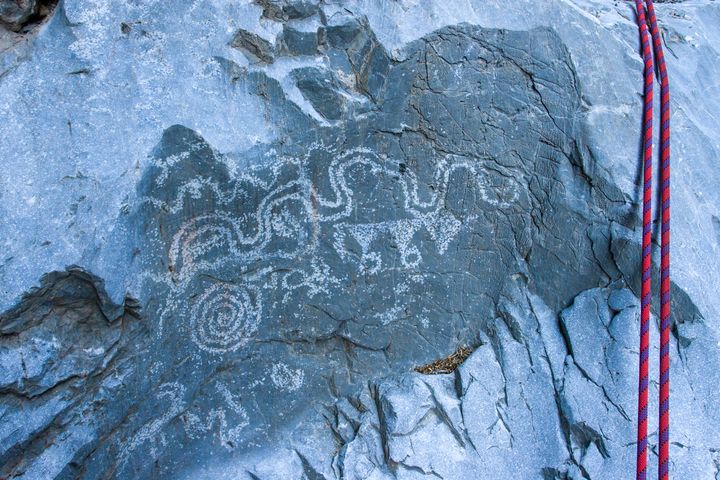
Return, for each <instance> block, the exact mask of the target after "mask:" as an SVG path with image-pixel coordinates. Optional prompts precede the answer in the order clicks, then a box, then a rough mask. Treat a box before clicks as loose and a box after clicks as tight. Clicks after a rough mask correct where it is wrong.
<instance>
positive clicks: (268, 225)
mask: <svg viewBox="0 0 720 480" xmlns="http://www.w3.org/2000/svg"><path fill="white" fill-rule="evenodd" d="M218 158H219V154H217V153H213V155H212V159H213V162H217V161H218ZM266 158H267V160H268V163H266V164H264V165H255V166H253V167H250V168H248V169H246V170H243V171H233V174H232V175H228V176H223V175H220V174H218V173H217V171H215V170H213V169H214V167H208V169H207V172H210V173H208V174H207V175H205V174H201V175H194V176H192V177H191V178H186V179H184V180H182V181H180V182H178V183H177V187H176V190H175V192H174V195H171V196H169V197H166V198H165V199H164V200H162V201H161V200H160V199H155V200H151V199H149V198H146V199H145V201H148V202H149V203H151V204H153V205H155V206H156V207H160V208H161V209H162V210H163V211H166V212H168V213H170V214H171V215H177V214H180V213H181V212H184V211H188V210H189V211H192V212H193V213H194V215H192V216H184V215H183V216H182V217H180V218H179V219H178V221H177V223H174V224H175V225H178V227H177V228H176V229H175V230H174V231H171V232H170V237H169V239H168V240H169V241H168V243H167V244H166V245H165V246H164V247H163V248H164V249H166V250H165V251H166V252H167V269H168V273H167V279H166V282H165V283H166V284H167V285H169V286H170V289H171V291H172V292H173V295H172V297H173V299H172V301H171V302H170V303H169V304H166V305H165V307H163V308H162V310H163V313H162V316H161V322H160V329H162V328H163V325H164V324H165V323H166V321H167V320H168V319H170V318H173V317H180V316H183V314H182V312H183V311H188V312H189V316H190V325H191V338H192V341H193V343H194V344H195V345H197V346H198V347H199V348H200V349H201V350H203V351H205V352H209V353H212V354H220V353H225V352H232V351H234V350H236V349H237V348H238V347H239V346H240V345H242V344H243V343H245V342H246V341H247V339H248V338H249V337H250V336H252V334H253V333H254V332H255V331H256V330H257V328H258V325H259V322H260V312H261V310H263V306H262V298H261V293H260V292H261V291H265V292H266V293H267V297H268V298H275V293H274V292H271V291H269V290H267V289H268V288H270V287H268V285H270V284H268V283H267V282H268V279H269V278H274V279H276V282H275V283H272V282H271V283H272V285H273V287H272V288H273V289H279V290H280V295H279V296H278V297H277V299H278V300H279V301H280V302H282V303H285V302H287V301H289V300H290V299H291V298H298V297H297V296H298V295H300V293H298V292H297V290H298V289H302V290H303V291H304V294H305V295H307V296H308V297H313V296H315V295H316V294H318V293H320V292H328V291H329V290H328V289H329V288H330V287H331V286H333V287H338V286H339V285H341V284H342V282H343V280H342V279H340V278H336V276H334V275H332V272H331V271H329V269H328V268H327V266H326V265H324V264H323V265H321V264H320V263H317V264H316V263H313V264H312V265H311V268H307V267H304V268H297V265H295V264H294V262H295V259H298V258H303V257H305V256H306V255H309V256H310V257H312V255H313V254H314V252H315V251H316V250H317V249H318V248H324V247H322V246H321V244H323V243H324V244H326V245H328V246H329V247H330V249H332V250H333V251H334V253H335V254H336V255H337V256H338V258H339V259H340V260H341V261H343V262H347V263H350V264H353V265H354V268H355V269H356V271H357V272H358V273H361V274H363V275H383V274H384V272H385V271H389V270H394V269H397V268H402V269H406V270H411V271H414V272H419V271H421V270H422V267H421V266H422V264H423V262H424V261H425V258H423V257H424V256H426V255H428V253H430V252H433V251H434V252H436V253H437V254H439V255H444V254H446V253H447V251H448V249H449V248H450V245H451V244H452V242H453V241H454V240H456V239H457V238H458V235H460V233H461V231H462V230H463V228H464V225H465V224H466V222H467V221H471V220H472V219H473V217H466V219H465V220H464V221H461V220H460V219H459V218H458V217H457V214H456V212H455V211H454V210H453V208H451V207H450V206H449V205H450V204H451V202H452V201H453V200H452V198H456V197H458V195H460V196H462V195H465V191H466V190H467V189H471V190H472V191H473V192H474V193H472V194H471V195H475V197H474V198H476V199H477V201H480V202H485V203H487V204H489V205H490V206H492V207H493V208H496V209H500V210H502V209H505V208H508V207H509V206H510V205H511V204H512V203H514V202H516V201H517V199H518V195H519V190H520V186H519V184H518V181H517V180H516V179H514V178H512V177H511V176H501V177H500V178H498V176H497V175H494V174H493V173H492V172H491V171H490V170H488V169H487V168H486V166H485V163H484V161H483V160H482V159H469V158H466V157H459V156H455V155H444V156H439V157H437V158H435V159H433V161H432V162H431V163H430V164H429V170H426V171H425V172H424V173H423V172H420V171H418V172H415V171H413V169H408V168H399V165H400V163H399V161H398V160H397V159H394V158H392V157H391V156H388V155H386V154H383V153H378V152H375V151H373V150H372V149H368V148H364V147H356V148H350V149H343V148H338V147H335V146H332V145H327V144H324V143H323V142H316V143H313V144H311V145H310V146H309V147H308V148H307V150H306V151H305V152H304V153H302V154H300V155H297V156H287V155H278V154H277V152H275V151H270V152H267V154H266ZM173 161H175V162H177V161H181V160H177V161H176V160H173ZM319 164H324V165H326V167H325V168H322V169H321V170H320V171H316V169H317V165H319ZM158 165H159V166H160V167H162V168H160V171H161V175H162V177H163V179H165V177H167V175H169V170H168V165H165V162H159V163H158ZM173 165H174V166H175V167H177V165H175V164H173ZM213 165H214V163H213ZM213 171H215V173H214V174H212V172H213ZM418 175H422V176H423V178H422V179H421V178H420V177H419V176H418ZM368 186H373V188H374V187H375V186H379V187H378V190H377V192H372V191H370V192H368V191H365V190H367V187H368ZM460 186H462V188H460ZM456 187H457V188H456ZM386 193H387V194H386ZM202 199H206V200H207V202H209V203H208V205H207V206H204V205H203V203H199V204H198V205H201V206H200V207H199V208H198V207H197V206H195V203H193V202H201V201H202ZM390 201H392V202H393V205H394V206H393V207H389V208H397V207H399V209H398V211H397V212H396V214H395V218H393V219H386V218H383V217H382V214H381V212H382V211H383V209H384V208H388V207H386V206H385V205H384V204H386V203H387V202H390ZM388 205H389V204H388ZM266 269H269V270H268V271H269V272H272V273H269V274H268V275H270V277H265V276H264V275H265V274H263V273H262V272H265V271H266ZM237 274H242V275H243V276H242V281H241V283H242V284H243V285H244V286H243V287H240V286H234V285H231V284H229V283H228V284H225V283H216V284H214V285H213V286H211V287H210V288H208V289H204V288H205V287H201V288H200V289H199V290H198V289H197V287H196V286H194V284H195V282H196V281H197V280H201V279H202V278H203V277H205V276H209V277H211V278H214V279H216V281H218V282H223V281H226V280H227V279H228V278H231V276H235V275H237ZM201 281H202V280H201ZM188 299H193V300H191V301H190V303H189V304H188V302H189V300H188ZM272 305H274V303H273V304H270V303H269V304H268V305H267V306H266V308H267V310H268V311H270V310H272V308H271V306H272ZM404 309H405V306H404V305H401V304H394V305H393V306H392V307H391V308H390V309H389V310H387V311H385V312H379V313H378V315H380V316H381V317H382V318H381V319H380V320H381V323H383V324H385V323H387V322H389V321H391V320H392V319H395V318H398V315H400V313H399V312H402V311H403V310H404Z"/></svg>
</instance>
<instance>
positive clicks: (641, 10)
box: [635, 0, 670, 480]
mask: <svg viewBox="0 0 720 480" xmlns="http://www.w3.org/2000/svg"><path fill="white" fill-rule="evenodd" d="M645 3H646V5H647V17H646V15H645V6H644V5H643V0H635V7H636V10H637V23H638V27H639V29H640V41H641V43H642V53H643V60H644V62H645V69H644V79H645V92H644V97H645V106H644V110H643V162H644V163H643V165H644V168H643V179H644V183H643V240H642V290H641V296H642V299H641V312H640V368H639V375H638V415H637V422H638V423H637V475H636V478H637V480H646V478H647V406H648V357H649V346H650V267H651V229H652V206H651V202H652V122H653V52H652V51H651V49H650V40H649V35H648V21H649V23H650V29H649V30H650V35H651V36H652V42H653V50H654V55H655V61H656V62H657V65H658V77H659V80H660V97H661V98H660V177H661V185H660V189H661V209H662V213H661V224H662V226H661V232H662V233H661V246H660V395H659V452H658V453H659V455H658V479H659V480H668V478H669V472H668V459H669V440H670V431H669V426H670V85H669V82H668V76H667V69H666V66H665V57H664V55H663V49H662V39H661V38H660V30H659V29H658V25H657V18H656V16H655V6H654V5H653V1H652V0H645Z"/></svg>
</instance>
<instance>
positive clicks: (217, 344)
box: [190, 284, 260, 353]
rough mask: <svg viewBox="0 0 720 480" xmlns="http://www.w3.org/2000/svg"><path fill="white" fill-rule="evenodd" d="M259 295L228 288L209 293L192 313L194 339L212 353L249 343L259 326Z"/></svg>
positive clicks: (210, 290) (215, 286)
mask: <svg viewBox="0 0 720 480" xmlns="http://www.w3.org/2000/svg"><path fill="white" fill-rule="evenodd" d="M259 297H260V293H259V292H257V291H253V292H251V291H250V290H249V289H248V288H246V287H243V286H237V285H229V284H216V285H213V286H211V287H210V288H209V289H207V290H206V291H205V292H204V293H203V294H202V295H201V296H200V298H199V299H198V301H197V303H196V304H195V306H194V307H193V309H192V315H191V324H190V328H191V338H192V341H193V342H195V344H196V345H197V346H198V347H200V348H201V349H203V350H205V351H207V352H211V353H225V352H228V351H233V350H235V349H237V348H238V347H240V346H241V345H243V344H244V343H245V342H247V340H248V338H250V336H251V335H252V334H253V333H255V331H256V330H257V328H258V324H259V323H260V298H259Z"/></svg>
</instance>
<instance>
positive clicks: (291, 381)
mask: <svg viewBox="0 0 720 480" xmlns="http://www.w3.org/2000/svg"><path fill="white" fill-rule="evenodd" d="M270 379H271V380H272V382H273V384H274V385H275V386H276V387H278V388H280V389H282V390H286V391H288V392H292V391H295V390H297V389H298V388H300V387H302V386H303V382H304V381H305V374H304V373H303V371H302V370H300V369H292V368H290V367H289V366H287V365H286V364H284V363H276V364H275V365H273V367H272V371H271V372H270Z"/></svg>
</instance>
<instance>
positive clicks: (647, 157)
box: [635, 0, 653, 480]
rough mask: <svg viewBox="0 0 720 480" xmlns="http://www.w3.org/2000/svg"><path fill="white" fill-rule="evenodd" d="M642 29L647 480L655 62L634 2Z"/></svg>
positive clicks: (640, 463)
mask: <svg viewBox="0 0 720 480" xmlns="http://www.w3.org/2000/svg"><path fill="white" fill-rule="evenodd" d="M635 7H636V9H637V22H638V27H639V28H640V42H641V44H642V53H643V60H644V62H645V69H644V72H643V74H644V79H645V104H644V105H645V107H644V110H643V152H644V155H643V166H644V168H643V180H644V184H643V235H642V290H641V307H640V308H641V312H640V370H639V377H638V406H637V472H636V478H637V480H646V479H647V418H648V358H649V349H650V265H651V257H650V251H651V248H650V241H651V224H652V219H651V217H652V130H653V126H652V119H653V60H652V53H651V50H650V39H649V36H648V27H647V20H646V18H645V7H644V6H643V2H642V0H635Z"/></svg>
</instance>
